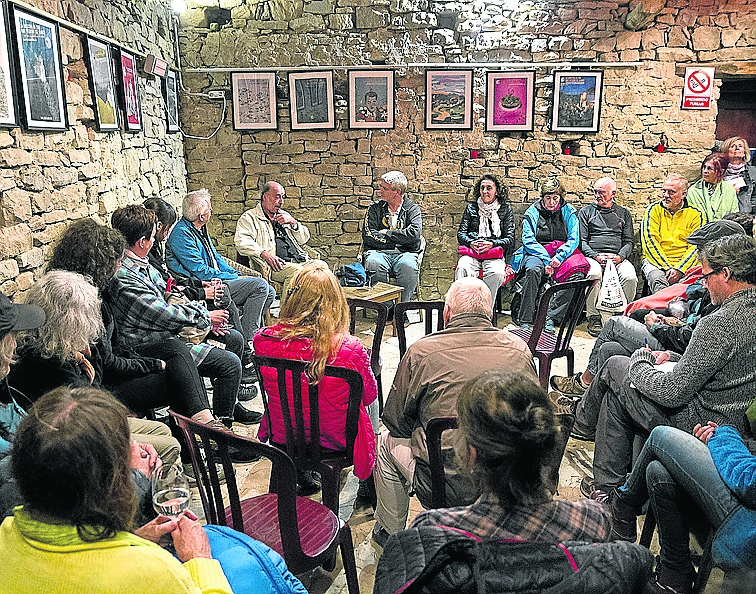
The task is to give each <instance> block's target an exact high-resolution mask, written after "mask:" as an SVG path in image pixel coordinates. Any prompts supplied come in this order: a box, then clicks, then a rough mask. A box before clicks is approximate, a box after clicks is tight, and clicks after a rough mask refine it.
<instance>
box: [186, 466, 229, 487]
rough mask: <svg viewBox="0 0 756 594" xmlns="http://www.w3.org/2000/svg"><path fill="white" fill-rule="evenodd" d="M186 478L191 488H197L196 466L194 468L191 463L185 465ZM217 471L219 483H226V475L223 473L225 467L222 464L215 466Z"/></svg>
mask: <svg viewBox="0 0 756 594" xmlns="http://www.w3.org/2000/svg"><path fill="white" fill-rule="evenodd" d="M183 466H184V476H185V477H186V480H187V482H188V483H189V488H192V487H196V486H197V479H196V478H195V476H194V466H192V464H191V463H189V464H184V465H183ZM215 471H216V472H217V473H218V482H220V484H221V485H222V484H223V483H225V482H226V473H225V472H224V471H223V466H222V465H221V464H216V465H215Z"/></svg>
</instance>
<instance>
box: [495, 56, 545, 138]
mask: <svg viewBox="0 0 756 594" xmlns="http://www.w3.org/2000/svg"><path fill="white" fill-rule="evenodd" d="M534 90H535V72H534V71H532V70H529V71H522V72H488V73H487V75H486V131H487V132H517V131H520V132H532V131H533V116H534V113H535V101H534V97H535V95H534Z"/></svg>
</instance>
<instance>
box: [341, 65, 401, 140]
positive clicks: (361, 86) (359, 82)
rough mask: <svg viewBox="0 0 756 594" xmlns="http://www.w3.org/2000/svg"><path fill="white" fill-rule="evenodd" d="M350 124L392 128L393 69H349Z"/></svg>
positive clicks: (357, 126)
mask: <svg viewBox="0 0 756 594" xmlns="http://www.w3.org/2000/svg"><path fill="white" fill-rule="evenodd" d="M349 127H350V128H383V129H393V128H394V71H393V70H350V71H349Z"/></svg>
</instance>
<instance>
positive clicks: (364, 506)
mask: <svg viewBox="0 0 756 594" xmlns="http://www.w3.org/2000/svg"><path fill="white" fill-rule="evenodd" d="M377 504H378V495H377V494H376V492H375V483H374V482H373V477H372V476H369V477H368V478H367V479H366V480H364V481H360V486H359V487H358V489H357V497H356V498H355V500H354V505H353V507H352V510H353V512H354V513H355V514H372V513H373V512H374V511H375V507H376V505H377Z"/></svg>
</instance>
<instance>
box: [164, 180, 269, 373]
mask: <svg viewBox="0 0 756 594" xmlns="http://www.w3.org/2000/svg"><path fill="white" fill-rule="evenodd" d="M212 213H213V206H212V204H211V201H210V192H208V191H207V190H205V189H202V190H197V191H195V192H189V193H188V194H187V195H186V196H185V197H184V201H183V204H182V215H183V216H182V217H181V220H179V222H178V223H176V226H175V227H174V228H173V231H171V234H170V236H169V237H168V241H167V243H166V250H165V261H166V264H167V265H168V268H169V269H170V270H171V272H173V273H174V274H175V275H177V276H179V277H187V278H196V279H199V280H201V281H209V280H211V279H214V278H219V279H222V280H223V281H224V282H225V283H226V284H227V285H228V287H229V288H230V289H231V300H232V301H233V302H234V303H235V304H236V306H237V307H238V308H239V310H240V311H241V312H242V327H241V328H239V330H240V331H241V333H242V334H243V335H244V338H245V340H247V341H250V340H252V337H253V336H254V335H255V332H257V330H258V329H259V328H260V322H261V319H262V316H263V315H265V312H267V311H268V308H269V307H270V304H271V303H273V299H275V296H276V292H275V290H274V289H273V287H271V286H270V285H269V284H268V283H266V282H265V280H264V279H262V278H259V277H252V276H240V275H239V273H238V272H237V271H236V270H234V269H233V268H231V266H229V265H228V264H226V262H225V261H224V260H223V258H222V257H221V256H220V254H218V251H217V250H216V249H215V246H214V245H213V242H212V241H211V240H210V235H209V234H208V232H207V222H208V221H209V220H210V215H212ZM244 363H245V362H244V361H242V364H244Z"/></svg>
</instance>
